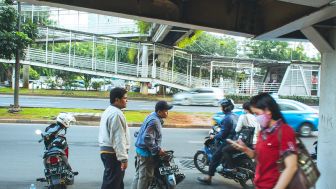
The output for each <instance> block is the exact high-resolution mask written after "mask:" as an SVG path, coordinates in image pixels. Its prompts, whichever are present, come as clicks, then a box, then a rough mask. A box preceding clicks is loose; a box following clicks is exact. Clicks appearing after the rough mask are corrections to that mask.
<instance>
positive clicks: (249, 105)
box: [243, 102, 252, 113]
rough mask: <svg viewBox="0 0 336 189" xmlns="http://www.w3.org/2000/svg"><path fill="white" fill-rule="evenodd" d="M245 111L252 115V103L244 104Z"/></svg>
mask: <svg viewBox="0 0 336 189" xmlns="http://www.w3.org/2000/svg"><path fill="white" fill-rule="evenodd" d="M243 109H244V110H247V111H249V112H250V113H252V111H251V103H250V102H245V103H244V104H243Z"/></svg>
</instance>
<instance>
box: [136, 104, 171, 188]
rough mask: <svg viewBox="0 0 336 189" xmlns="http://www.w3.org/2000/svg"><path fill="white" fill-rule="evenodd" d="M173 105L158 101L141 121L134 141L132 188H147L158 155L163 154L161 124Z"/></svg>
mask: <svg viewBox="0 0 336 189" xmlns="http://www.w3.org/2000/svg"><path fill="white" fill-rule="evenodd" d="M172 108H173V106H172V105H169V104H168V103H167V102H166V101H159V102H157V103H156V105H155V112H152V113H151V114H149V115H148V116H147V117H146V119H145V121H144V122H143V123H142V125H141V127H140V130H139V133H138V136H137V139H136V142H135V149H136V153H137V158H136V175H135V177H134V181H133V184H132V189H148V187H149V185H150V183H151V181H152V179H153V177H154V169H155V167H156V164H157V161H156V158H157V157H158V156H162V155H164V154H165V152H164V150H163V149H162V148H161V140H162V132H161V130H162V125H163V120H162V119H164V118H167V117H168V110H170V109H172Z"/></svg>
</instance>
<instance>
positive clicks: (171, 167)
mask: <svg viewBox="0 0 336 189" xmlns="http://www.w3.org/2000/svg"><path fill="white" fill-rule="evenodd" d="M138 134H139V132H138V131H136V132H135V133H134V137H135V138H136V137H138ZM135 158H137V157H135ZM156 158H157V165H156V168H155V170H154V178H153V180H152V182H151V184H150V185H149V189H175V188H176V186H177V185H178V184H179V183H181V182H182V181H183V180H184V179H185V175H184V174H183V173H181V172H180V170H179V167H178V165H176V164H175V161H174V151H172V150H170V151H165V155H163V156H157V157H156ZM135 162H137V160H135ZM135 167H137V165H136V164H135Z"/></svg>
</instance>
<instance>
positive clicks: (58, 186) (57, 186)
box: [48, 184, 67, 189]
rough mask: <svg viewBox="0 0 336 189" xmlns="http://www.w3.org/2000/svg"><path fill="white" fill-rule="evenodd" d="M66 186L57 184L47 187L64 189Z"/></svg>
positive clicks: (49, 188)
mask: <svg viewBox="0 0 336 189" xmlns="http://www.w3.org/2000/svg"><path fill="white" fill-rule="evenodd" d="M66 188H67V187H66V185H65V184H57V185H52V186H49V187H48V189H66Z"/></svg>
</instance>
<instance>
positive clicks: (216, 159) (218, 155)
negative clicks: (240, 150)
mask: <svg viewBox="0 0 336 189" xmlns="http://www.w3.org/2000/svg"><path fill="white" fill-rule="evenodd" d="M225 146H226V143H223V144H221V145H220V146H219V147H218V148H217V149H216V151H215V153H214V154H213V156H212V159H211V162H210V166H209V176H215V172H216V168H217V167H218V165H220V163H221V162H222V157H223V149H224V147H225Z"/></svg>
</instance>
